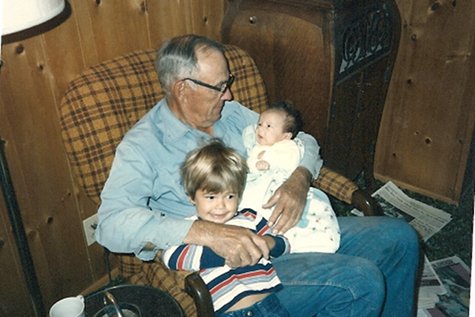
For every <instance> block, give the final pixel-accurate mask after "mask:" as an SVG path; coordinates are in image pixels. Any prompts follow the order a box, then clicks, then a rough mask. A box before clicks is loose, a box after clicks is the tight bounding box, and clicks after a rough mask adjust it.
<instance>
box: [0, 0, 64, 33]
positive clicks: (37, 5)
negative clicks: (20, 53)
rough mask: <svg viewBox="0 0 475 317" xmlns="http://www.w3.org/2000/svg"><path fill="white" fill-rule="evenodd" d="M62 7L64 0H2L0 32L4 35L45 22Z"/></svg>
mask: <svg viewBox="0 0 475 317" xmlns="http://www.w3.org/2000/svg"><path fill="white" fill-rule="evenodd" d="M64 7H65V2H64V0H3V18H2V20H1V21H2V22H1V23H2V24H3V25H2V27H1V28H0V30H2V32H1V33H2V35H6V34H10V33H14V32H17V31H21V30H25V29H28V28H30V27H33V26H35V25H38V24H41V23H43V22H46V21H48V20H49V19H51V18H53V17H55V16H56V15H58V14H60V13H61V12H62V11H63V10H64ZM0 12H1V11H0Z"/></svg>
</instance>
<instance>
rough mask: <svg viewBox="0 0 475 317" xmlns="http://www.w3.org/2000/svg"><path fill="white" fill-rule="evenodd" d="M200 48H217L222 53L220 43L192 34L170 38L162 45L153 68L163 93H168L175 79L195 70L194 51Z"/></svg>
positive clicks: (222, 49) (188, 74)
mask: <svg viewBox="0 0 475 317" xmlns="http://www.w3.org/2000/svg"><path fill="white" fill-rule="evenodd" d="M200 49H205V50H208V49H212V50H217V51H219V52H221V53H223V54H224V46H223V45H222V44H221V43H219V42H218V41H215V40H212V39H209V38H207V37H204V36H200V35H194V34H189V35H182V36H178V37H175V38H172V39H170V40H168V41H167V42H165V43H164V44H163V45H162V47H161V48H160V50H159V51H158V53H157V57H156V59H155V69H156V70H157V73H158V79H159V81H160V85H161V87H162V90H163V92H164V93H165V95H169V93H170V89H171V86H172V85H173V83H174V82H175V81H177V80H179V79H182V78H185V77H189V76H190V75H192V74H193V72H194V71H196V70H197V63H198V59H197V57H196V52H197V51H198V50H200Z"/></svg>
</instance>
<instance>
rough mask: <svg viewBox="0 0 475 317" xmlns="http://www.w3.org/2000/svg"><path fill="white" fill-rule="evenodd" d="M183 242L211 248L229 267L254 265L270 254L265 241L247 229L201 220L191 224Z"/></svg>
mask: <svg viewBox="0 0 475 317" xmlns="http://www.w3.org/2000/svg"><path fill="white" fill-rule="evenodd" d="M183 242H184V243H192V244H198V245H204V246H207V247H209V248H211V249H212V250H213V251H214V252H216V254H218V255H220V256H221V257H223V258H224V259H225V260H226V264H227V265H229V266H231V267H243V266H248V265H254V264H256V263H257V262H258V261H259V260H260V259H261V258H262V257H264V258H266V259H268V258H269V252H270V251H269V248H268V246H267V243H266V241H265V239H264V238H263V237H261V236H258V235H257V234H255V233H253V232H252V231H250V230H249V229H246V228H242V227H238V226H232V225H225V224H218V223H212V222H209V221H203V220H197V221H195V222H194V223H193V225H192V226H191V229H190V231H189V232H188V234H187V236H186V237H185V239H184V241H183Z"/></svg>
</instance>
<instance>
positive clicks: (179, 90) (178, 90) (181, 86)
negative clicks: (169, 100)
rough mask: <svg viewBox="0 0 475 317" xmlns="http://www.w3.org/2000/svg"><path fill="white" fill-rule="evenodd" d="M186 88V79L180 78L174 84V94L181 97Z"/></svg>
mask: <svg viewBox="0 0 475 317" xmlns="http://www.w3.org/2000/svg"><path fill="white" fill-rule="evenodd" d="M185 89H186V83H185V81H184V80H178V81H176V82H175V83H174V84H173V86H172V93H173V95H174V96H177V98H181V97H183V96H184V94H185Z"/></svg>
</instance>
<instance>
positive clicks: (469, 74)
mask: <svg viewBox="0 0 475 317" xmlns="http://www.w3.org/2000/svg"><path fill="white" fill-rule="evenodd" d="M68 1H69V4H70V9H71V15H70V16H69V17H68V19H67V20H66V21H65V22H64V23H62V24H60V25H59V26H57V27H56V28H54V29H52V30H50V31H48V32H46V33H43V34H41V35H37V36H34V37H31V38H28V39H25V40H21V41H16V42H13V43H9V44H3V45H2V59H3V61H4V64H3V66H2V67H1V69H0V137H1V138H2V139H4V140H5V141H6V154H7V158H8V163H9V166H10V169H11V174H12V178H13V182H14V186H15V190H16V193H17V197H18V200H19V205H20V209H21V213H22V217H23V221H24V223H25V228H26V231H27V235H28V240H29V244H30V249H31V250H32V254H33V260H34V263H35V268H36V271H37V274H38V277H39V280H40V284H41V290H42V293H43V297H44V303H45V307H46V309H48V308H49V307H50V306H51V304H52V303H53V302H54V301H56V300H57V299H59V298H61V297H64V296H69V295H75V294H77V293H79V292H81V291H82V290H83V289H85V288H87V287H88V286H90V285H91V284H92V283H93V282H95V281H97V280H98V279H99V278H101V277H102V276H104V274H105V273H106V272H105V267H104V264H103V258H102V249H101V248H100V247H99V246H98V245H97V244H94V245H92V246H91V247H87V246H86V243H85V238H84V236H83V231H82V220H83V219H85V218H87V217H88V216H90V215H91V214H93V213H95V212H96V206H94V205H91V203H90V202H89V200H88V199H87V198H86V197H85V195H84V194H83V193H82V192H81V191H80V190H79V189H78V188H77V186H76V184H75V182H74V179H73V176H72V175H71V171H70V168H69V165H68V162H67V159H66V156H65V153H64V149H63V145H62V141H61V136H60V132H59V123H58V105H59V102H60V99H61V96H62V94H63V92H64V91H65V89H66V86H67V83H68V82H69V81H70V80H71V79H72V78H73V77H74V76H76V75H77V74H78V73H79V72H80V71H81V70H83V69H84V68H86V67H87V66H90V65H93V64H96V63H98V62H100V61H102V60H105V59H108V58H112V57H115V56H117V55H119V54H121V53H125V52H128V51H132V50H137V49H144V48H152V47H158V46H160V44H161V43H162V42H163V41H164V40H165V39H167V38H169V37H172V36H174V35H178V34H185V33H192V32H193V33H199V34H204V35H207V36H210V37H213V38H217V39H219V34H220V24H221V20H222V18H223V16H224V11H225V8H226V0H68ZM398 5H399V6H400V9H401V16H402V21H403V25H404V27H403V30H402V31H403V35H402V38H401V45H400V51H399V55H398V60H397V64H396V66H395V70H394V74H393V80H392V82H391V88H390V92H389V96H388V102H387V105H386V110H385V112H384V118H383V122H382V124H381V130H380V137H379V143H378V149H377V155H376V173H377V176H378V177H380V178H381V179H392V180H395V181H397V182H398V183H399V184H402V185H405V186H408V187H413V188H414V189H416V190H419V191H421V190H422V191H426V193H427V194H429V195H434V194H435V195H436V196H438V197H440V198H441V199H445V200H452V201H455V200H456V199H457V194H458V193H459V192H460V191H459V187H460V185H461V181H460V179H461V177H463V171H464V169H465V162H466V156H467V154H468V148H469V146H467V142H468V143H470V140H469V139H470V137H471V133H472V131H473V121H474V118H473V117H474V92H473V91H474V90H473V83H474V80H475V78H474V73H475V70H474V66H473V56H472V52H473V48H474V41H473V37H474V34H475V32H474V31H475V27H474V25H475V14H474V4H473V1H457V2H456V1H455V0H453V1H446V0H438V1H431V2H430V3H429V2H420V1H415V0H400V1H398ZM0 221H1V225H0V270H1V271H2V274H1V277H0V284H1V285H2V287H1V288H0V316H33V308H32V305H31V302H30V300H29V297H28V292H27V288H26V284H25V281H24V278H23V276H22V269H21V266H20V264H19V257H18V252H17V249H16V245H15V241H14V238H13V235H12V229H11V226H10V225H9V221H8V217H7V212H6V207H5V203H4V201H3V197H1V198H0Z"/></svg>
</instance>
